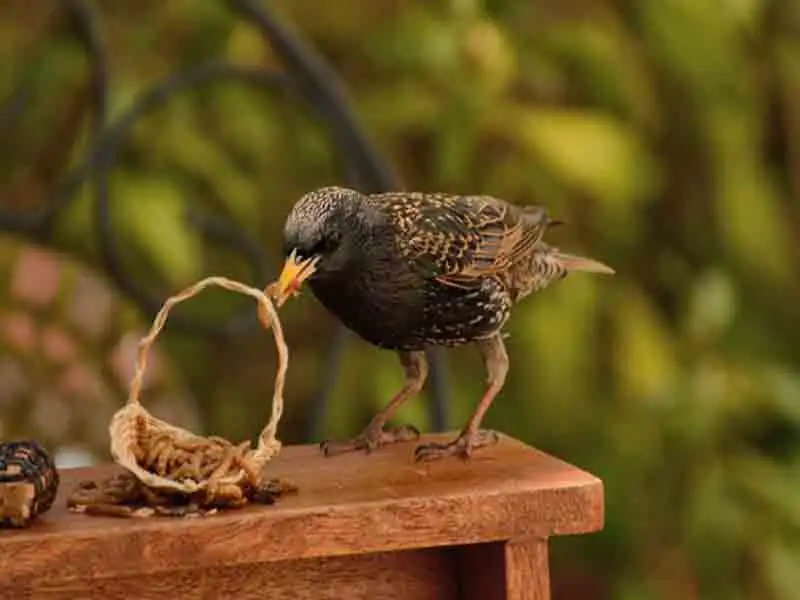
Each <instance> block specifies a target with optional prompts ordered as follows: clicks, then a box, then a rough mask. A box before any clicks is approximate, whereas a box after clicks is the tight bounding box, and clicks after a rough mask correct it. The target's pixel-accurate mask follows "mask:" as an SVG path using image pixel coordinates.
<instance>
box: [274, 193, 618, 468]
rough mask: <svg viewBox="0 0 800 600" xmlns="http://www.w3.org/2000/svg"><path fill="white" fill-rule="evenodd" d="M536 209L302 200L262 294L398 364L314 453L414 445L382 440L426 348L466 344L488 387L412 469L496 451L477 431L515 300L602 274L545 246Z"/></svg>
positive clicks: (463, 201)
mask: <svg viewBox="0 0 800 600" xmlns="http://www.w3.org/2000/svg"><path fill="white" fill-rule="evenodd" d="M562 223H563V222H562V221H559V220H557V219H553V218H551V216H550V213H549V212H548V210H547V209H546V208H545V207H543V206H540V205H517V204H513V203H511V202H508V201H505V200H502V199H500V198H496V197H494V196H489V195H459V194H447V193H433V192H431V193H429V192H404V191H399V192H386V193H362V192H359V191H357V190H355V189H351V188H348V187H341V186H335V185H331V186H326V187H322V188H320V189H317V190H314V191H310V192H307V193H305V194H304V195H303V196H301V197H300V198H299V199H298V200H297V201H296V202H295V203H294V205H293V207H292V208H291V210H290V212H289V214H288V216H287V217H286V221H285V223H284V228H283V254H284V264H283V268H282V270H281V273H280V275H279V277H278V279H277V280H276V281H275V283H274V284H273V285H272V287H271V290H270V293H271V294H272V297H273V299H274V300H275V301H276V303H277V305H278V306H281V305H282V304H283V303H284V302H286V301H287V300H288V299H289V298H292V297H294V296H296V295H298V294H299V293H300V292H301V289H302V288H303V286H304V285H307V286H308V287H309V288H310V289H311V292H312V294H313V295H314V297H315V298H316V299H317V300H318V301H319V302H320V303H321V304H322V305H323V307H324V308H325V309H326V310H327V311H328V312H330V313H331V314H332V315H333V316H334V317H336V318H337V319H338V320H339V321H340V322H341V323H342V324H344V326H345V327H346V328H347V329H349V330H351V331H352V332H354V333H355V334H356V335H357V336H359V337H360V338H362V339H363V340H365V341H366V342H368V343H370V344H372V345H374V346H377V347H378V348H383V349H386V350H392V351H394V352H396V353H397V355H398V357H399V360H400V365H401V366H402V368H403V372H404V376H405V379H404V384H403V386H402V388H401V389H400V390H399V391H398V392H397V393H396V394H395V395H394V396H393V397H392V398H391V400H390V401H389V402H388V403H387V404H386V405H385V406H384V407H383V408H382V409H381V410H380V411H378V412H377V413H376V414H375V416H374V417H373V418H372V420H371V421H370V423H369V424H368V425H367V427H366V428H365V429H364V430H363V431H362V432H361V433H360V434H359V435H357V436H356V437H354V438H352V439H350V440H346V441H330V440H326V441H323V442H322V443H321V447H322V450H323V451H324V454H325V455H326V456H334V455H337V454H341V453H345V452H352V451H358V450H363V451H367V452H371V451H373V450H376V449H378V448H380V447H382V446H386V445H388V444H393V443H396V442H407V441H412V440H417V439H418V438H419V437H420V433H419V431H418V430H417V429H416V428H414V427H412V426H410V425H401V426H398V427H394V428H387V427H386V424H387V422H388V421H390V420H391V419H392V418H393V417H394V415H395V413H396V412H397V409H398V408H399V407H400V405H401V404H403V403H404V402H406V401H407V400H409V399H410V398H412V397H414V396H416V395H418V394H419V393H420V392H421V391H422V389H423V387H424V384H425V381H426V378H427V374H428V365H427V362H426V354H425V352H426V350H427V349H428V348H429V347H435V346H439V347H445V348H452V347H455V346H460V345H464V344H470V343H472V344H475V345H477V347H478V348H479V349H480V352H481V354H482V357H483V362H484V365H485V369H486V372H487V384H486V388H485V390H484V393H483V395H482V397H481V398H480V400H479V402H478V404H477V407H476V408H475V410H474V412H473V414H472V416H471V417H470V418H469V420H468V422H467V423H466V425H465V426H464V427H463V428H462V429H461V431H460V433H459V434H458V435H457V437H455V438H454V439H452V440H450V441H446V442H431V443H427V444H419V445H418V446H417V447H416V449H415V453H414V456H415V459H416V460H417V461H428V460H436V459H441V458H444V457H446V456H459V457H461V458H464V459H468V458H469V457H471V456H472V454H473V452H474V451H476V450H478V449H480V448H484V447H487V446H491V445H494V444H495V443H497V441H498V439H499V436H498V435H497V434H496V432H494V431H491V430H485V429H482V428H481V423H482V421H483V418H484V415H485V414H486V412H487V410H488V409H489V407H490V405H491V404H492V402H493V401H494V399H495V398H496V396H497V395H498V394H499V393H500V391H501V390H502V389H503V386H504V384H505V381H506V376H507V374H508V371H509V358H508V354H507V352H506V347H505V343H504V337H505V334H504V333H503V331H502V330H503V327H504V326H505V325H506V322H507V321H508V319H509V317H510V315H511V311H512V308H513V307H514V306H515V305H516V304H517V303H519V302H520V301H521V300H522V299H523V298H525V297H526V296H529V295H531V294H534V293H536V292H539V291H541V290H543V289H545V288H547V287H548V286H549V285H550V284H552V283H554V282H556V281H559V280H561V279H563V278H564V277H566V276H567V275H568V274H570V273H573V272H576V271H585V272H591V273H602V274H614V269H612V268H611V267H609V266H608V265H606V264H604V263H602V262H600V261H597V260H594V259H591V258H586V257H583V256H577V255H572V254H567V253H564V252H562V251H561V250H559V249H558V248H556V247H555V246H552V245H550V244H548V243H547V242H545V241H544V239H543V237H544V235H545V233H546V232H547V230H548V229H549V228H552V227H555V226H556V225H560V224H562Z"/></svg>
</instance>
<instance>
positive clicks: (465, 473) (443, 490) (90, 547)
mask: <svg viewBox="0 0 800 600" xmlns="http://www.w3.org/2000/svg"><path fill="white" fill-rule="evenodd" d="M449 435H452V434H449ZM445 437H448V436H425V439H426V440H441V439H444V438H445ZM414 447H415V445H414V444H413V443H410V444H398V445H395V446H391V447H387V448H383V449H381V450H379V451H377V452H374V453H373V454H371V455H364V454H350V455H342V456H337V457H334V458H325V457H323V456H322V455H321V453H320V452H319V449H318V448H317V446H289V447H286V448H284V449H283V451H282V452H281V454H280V455H279V456H278V458H276V459H275V460H274V461H273V462H271V463H270V464H269V465H268V467H267V474H268V476H269V477H281V478H285V479H287V480H290V481H292V482H293V483H295V484H296V485H297V486H298V487H299V491H298V493H297V494H296V495H293V496H286V497H283V498H280V499H279V500H278V501H277V503H276V504H274V505H272V506H252V507H247V508H244V509H239V510H231V511H226V512H222V513H218V514H216V515H213V516H209V517H202V518H194V519H172V518H163V517H160V518H145V519H141V518H137V519H120V518H113V517H97V516H88V515H82V514H76V513H72V512H69V511H67V509H66V508H65V504H64V498H65V497H66V495H67V494H68V493H69V492H71V491H72V489H73V488H74V486H75V484H76V482H77V481H79V480H83V479H99V478H101V477H104V476H106V475H108V474H109V473H110V472H111V471H110V470H109V469H110V468H111V469H113V468H115V467H105V468H100V469H71V470H64V471H62V473H61V488H60V491H59V498H58V500H57V501H56V505H55V506H54V507H53V509H52V510H51V511H50V512H48V513H46V514H45V515H43V516H42V517H40V519H39V520H38V521H36V522H34V524H33V525H32V526H31V527H30V528H28V529H26V530H17V531H0V564H2V565H3V568H2V570H0V572H2V577H0V579H2V580H5V581H8V580H12V579H17V578H20V579H19V580H22V581H24V580H26V579H28V578H31V577H36V578H37V579H40V578H42V577H46V578H52V579H73V578H86V577H92V576H93V575H96V574H97V573H99V572H102V574H103V576H106V577H110V576H121V575H135V574H144V573H154V572H158V571H166V570H170V571H172V570H176V569H182V568H190V567H191V568H197V567H203V566H206V565H207V566H216V567H219V566H221V565H233V564H244V563H252V562H266V561H276V560H283V559H292V558H295V559H296V558H306V557H322V556H336V555H344V554H359V553H365V552H379V551H386V550H400V549H412V548H427V547H437V546H446V545H462V544H473V543H480V542H489V541H498V540H507V539H514V538H522V537H530V536H536V537H547V536H550V535H564V534H576V533H588V532H592V531H597V530H599V529H601V528H602V526H603V487H602V483H601V481H600V480H599V479H597V478H596V477H594V476H593V475H590V474H589V473H586V472H585V471H582V470H580V469H577V468H575V467H573V466H571V465H568V464H566V463H564V462H562V461H560V460H558V459H556V458H553V457H551V456H549V455H547V454H544V453H542V452H539V451H537V450H535V449H533V448H530V447H528V446H526V445H524V444H522V443H521V442H519V441H516V440H514V439H512V438H508V437H501V441H500V443H499V444H498V445H497V446H496V447H494V448H492V449H488V450H481V451H479V452H477V453H476V454H475V456H474V458H473V459H472V460H471V461H470V462H469V463H466V462H463V461H461V460H459V459H455V458H454V459H449V460H442V461H438V462H431V463H422V464H416V463H414V462H413V460H412V457H413V450H414ZM19 580H18V581H19Z"/></svg>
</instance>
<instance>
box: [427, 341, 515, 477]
mask: <svg viewBox="0 0 800 600" xmlns="http://www.w3.org/2000/svg"><path fill="white" fill-rule="evenodd" d="M477 344H478V347H479V348H480V350H481V353H482V354H483V360H484V362H485V364H486V370H487V372H488V386H487V388H486V391H485V392H484V394H483V396H482V397H481V400H480V402H478V406H477V407H476V408H475V412H474V413H473V414H472V417H470V419H469V421H468V422H467V425H466V427H464V429H463V430H462V431H461V434H460V435H459V436H458V437H457V438H456V439H454V440H453V441H452V442H447V443H444V444H440V443H436V442H432V443H430V444H421V445H419V446H417V449H416V452H415V453H414V457H415V459H416V460H418V461H422V460H435V459H438V458H442V457H444V456H449V455H457V456H460V457H462V458H465V459H467V458H469V457H470V455H471V454H472V451H473V450H476V449H478V448H483V447H484V446H491V445H494V444H496V443H497V440H498V437H497V434H496V433H495V432H494V431H490V430H485V429H480V426H481V422H482V421H483V417H484V415H485V414H486V411H487V410H489V407H490V406H491V404H492V401H494V399H495V397H496V396H497V394H498V393H500V390H502V389H503V384H504V383H505V381H506V375H507V374H508V354H506V347H505V344H504V343H503V338H502V336H501V334H500V333H499V332H498V333H496V334H495V335H493V336H492V337H490V338H486V339H483V340H479V341H478V342H477Z"/></svg>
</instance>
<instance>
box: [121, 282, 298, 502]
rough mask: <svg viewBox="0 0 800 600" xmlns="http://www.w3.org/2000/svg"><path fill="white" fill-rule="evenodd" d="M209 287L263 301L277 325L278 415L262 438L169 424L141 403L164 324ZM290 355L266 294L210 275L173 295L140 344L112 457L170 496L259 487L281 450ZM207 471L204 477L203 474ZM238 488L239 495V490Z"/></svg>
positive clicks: (266, 317) (262, 313) (269, 321)
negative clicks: (233, 437)
mask: <svg viewBox="0 0 800 600" xmlns="http://www.w3.org/2000/svg"><path fill="white" fill-rule="evenodd" d="M209 286H218V287H222V288H224V289H227V290H230V291H234V292H238V293H241V294H246V295H248V296H250V297H252V298H254V299H255V300H256V301H257V303H258V317H259V321H260V322H261V324H262V325H263V326H264V328H265V329H272V332H273V336H274V339H275V346H276V348H277V350H278V368H277V373H276V376H275V387H274V392H273V395H272V414H271V416H270V418H269V421H268V422H267V424H266V425H265V426H264V428H263V430H262V431H261V434H260V435H259V438H258V445H257V446H256V447H255V448H250V442H249V441H247V442H244V443H242V444H238V445H234V444H232V443H230V442H228V441H227V440H224V439H222V438H219V437H203V436H200V435H197V434H195V433H192V432H191V431H187V430H186V429H183V428H181V427H177V426H175V425H172V424H171V423H167V422H166V421H163V420H161V419H159V418H157V417H155V416H153V415H152V414H150V412H148V410H147V409H146V408H145V407H144V406H143V405H142V403H141V401H140V398H139V396H140V393H141V390H142V382H143V378H144V373H145V369H146V368H147V362H148V356H149V353H150V349H151V347H152V345H153V343H154V341H155V339H156V337H157V336H158V334H159V333H160V331H161V330H162V328H163V327H164V325H165V323H166V320H167V315H168V314H169V311H170V310H171V309H172V307H174V306H175V305H176V304H178V303H180V302H182V301H184V300H186V299H188V298H191V297H192V296H194V295H196V294H198V293H199V292H201V291H202V290H204V289H205V288H207V287H209ZM288 362H289V353H288V349H287V346H286V343H285V341H284V337H283V331H282V329H281V324H280V321H279V319H278V316H277V312H276V309H275V307H274V305H273V303H272V301H271V300H270V298H269V297H268V295H267V294H266V293H265V292H262V291H261V290H258V289H256V288H252V287H249V286H247V285H244V284H242V283H239V282H236V281H232V280H230V279H227V278H224V277H209V278H207V279H203V280H201V281H199V282H197V283H195V284H194V285H192V286H190V287H188V288H186V289H185V290H183V291H182V292H180V293H179V294H176V295H175V296H173V297H171V298H169V299H168V300H167V301H166V303H165V304H164V306H163V307H162V308H161V310H160V311H159V312H158V314H157V315H156V317H155V319H154V321H153V325H152V327H151V328H150V331H149V333H148V334H147V335H146V336H145V337H144V338H142V340H141V341H140V343H139V351H138V354H137V360H136V371H135V373H134V376H133V378H132V380H131V384H130V390H129V394H128V398H127V402H126V404H125V406H124V407H123V408H121V409H120V410H119V411H117V412H116V413H115V414H114V416H113V417H112V419H111V423H110V425H109V434H110V436H111V456H112V457H113V459H114V461H115V462H116V463H117V464H119V465H121V466H122V467H124V468H125V469H127V470H128V471H130V473H132V474H133V475H134V476H135V477H136V478H137V479H138V480H139V481H141V483H142V484H144V485H145V486H147V487H148V488H150V489H152V490H156V491H158V492H163V493H167V494H177V495H192V496H198V495H199V496H204V497H205V498H206V500H207V501H209V500H214V499H215V498H216V497H218V496H239V497H241V494H242V489H243V488H244V487H245V486H251V488H252V487H256V486H257V485H258V484H259V482H260V481H261V473H262V471H263V468H264V466H265V465H266V464H267V463H268V462H269V461H270V460H272V459H273V458H274V457H275V456H276V455H277V454H278V453H279V452H280V449H281V442H280V441H279V440H278V439H277V429H278V423H279V422H280V419H281V415H282V413H283V388H284V380H285V377H286V370H287V368H288ZM200 472H202V473H204V475H198V473H200ZM237 490H238V493H237Z"/></svg>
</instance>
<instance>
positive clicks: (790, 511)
mask: <svg viewBox="0 0 800 600" xmlns="http://www.w3.org/2000/svg"><path fill="white" fill-rule="evenodd" d="M254 7H255V8H254ZM265 9H266V10H268V12H265ZM265 15H266V18H265ZM0 39H2V40H3V44H2V50H0V140H1V142H2V146H0V178H2V179H1V181H2V183H0V211H2V212H0V231H1V233H0V438H2V439H12V438H18V437H29V436H32V437H35V438H37V439H38V440H40V441H41V442H43V443H45V444H46V445H47V446H48V447H49V448H51V449H52V450H53V451H54V452H57V456H58V460H59V464H62V465H72V464H86V463H89V462H94V461H105V460H108V450H107V448H108V440H107V429H106V428H107V424H108V419H109V418H110V416H111V414H112V413H113V411H115V410H116V409H117V408H119V407H120V406H121V404H122V402H123V401H124V399H125V395H126V387H127V383H128V379H129V377H130V376H131V373H132V366H133V356H134V353H135V350H136V344H137V341H138V338H139V337H140V336H141V335H142V333H143V331H144V330H145V329H146V328H147V327H149V324H150V320H151V318H152V316H153V313H154V310H156V309H157V308H158V306H159V305H160V303H161V302H163V300H164V299H165V298H166V297H167V296H168V295H169V294H170V293H174V292H176V291H177V290H178V289H180V288H182V287H184V286H186V285H188V284H190V283H192V282H193V281H195V280H197V279H199V278H201V277H203V276H206V275H210V274H224V275H227V276H229V277H233V278H238V279H240V280H242V281H245V282H247V283H250V284H252V285H258V286H263V285H265V284H266V283H267V282H269V281H271V280H272V278H274V277H275V275H276V272H277V268H278V267H279V265H280V261H281V244H280V233H281V229H282V225H283V220H284V218H285V216H286V214H287V212H288V210H289V209H290V207H291V205H292V203H293V202H294V201H295V200H296V199H297V198H298V197H299V196H300V195H302V194H303V193H304V192H306V191H309V190H311V189H313V188H317V187H320V186H323V185H329V184H348V185H354V186H359V187H361V188H362V189H374V190H377V189H381V188H389V187H394V188H400V189H412V190H420V191H446V192H454V193H487V194H492V195H495V196H499V197H502V198H505V199H507V200H511V201H514V202H518V203H521V204H527V203H541V204H545V205H547V206H548V207H549V208H550V210H551V211H552V213H554V214H555V215H556V216H557V217H559V218H563V219H564V220H566V221H567V223H568V225H567V226H565V227H562V228H559V229H558V230H556V231H553V232H552V239H553V241H554V242H555V243H556V244H558V245H560V246H562V247H563V248H567V249H569V250H572V251H576V252H583V253H586V254H589V255H591V256H593V257H596V258H599V259H601V260H604V261H606V262H608V263H609V264H611V265H613V266H614V267H615V268H616V269H617V272H618V274H617V275H616V276H615V277H613V278H607V277H597V276H588V275H578V276H574V277H570V278H569V279H567V280H565V281H564V282H561V283H559V284H558V285H556V286H554V287H552V288H550V289H549V290H547V291H545V292H544V293H542V294H541V295H539V296H537V297H535V298H531V299H529V300H527V301H526V302H525V303H524V304H522V305H521V306H519V307H518V308H517V309H516V312H515V314H514V317H513V319H512V321H511V324H510V326H509V327H508V330H509V332H510V334H511V337H510V339H509V340H508V345H509V353H510V356H511V363H512V367H511V374H510V378H509V381H508V384H507V386H506V388H505V391H504V392H503V394H502V396H501V397H500V398H499V399H498V401H497V402H496V403H495V404H494V406H493V407H492V409H491V410H490V412H489V414H488V417H487V420H486V425H487V426H490V427H493V428H497V429H499V430H502V431H504V432H506V433H508V434H510V435H513V436H516V437H518V438H520V439H522V440H524V441H526V442H528V443H531V444H533V445H535V446H536V447H538V448H541V449H543V450H545V451H547V452H550V453H552V454H555V455H557V456H559V457H561V458H563V459H565V460H567V461H569V462H571V463H573V464H576V465H579V466H581V467H582V468H585V469H587V470H590V471H591V472H593V473H595V474H596V475H598V476H599V477H601V478H602V479H603V480H604V482H605V486H606V494H607V526H606V528H605V531H604V532H603V533H601V534H597V535H592V536H586V537H578V538H563V539H557V540H555V541H554V557H553V569H554V571H555V572H554V592H555V597H556V598H558V599H560V600H578V599H583V598H592V599H595V598H597V599H609V600H611V599H613V600H666V599H670V600H672V599H675V600H677V599H686V600H691V599H701V598H702V599H709V600H715V599H725V600H736V599H759V600H769V599H787V600H788V599H792V600H796V599H797V598H800V569H798V564H800V266H799V265H800V245H799V244H798V239H800V235H799V234H800V2H798V1H797V0H706V1H700V0H538V1H529V0H482V1H481V0H449V1H445V0H436V1H435V0H427V1H422V0H418V1H412V0H406V1H400V0H338V1H337V2H328V3H322V2H318V1H316V0H280V1H278V0H275V1H272V2H266V1H264V2H258V1H255V0H253V1H244V0H243V1H237V0H231V1H229V2H227V3H226V2H224V1H223V0H219V1H212V0H171V2H162V1H156V0H117V1H116V2H113V3H110V2H99V1H95V2H90V1H88V0H86V1H63V2H47V1H43V2H26V3H20V2H14V1H12V0H0ZM270 40H271V41H272V44H271V43H270ZM319 61H322V63H319ZM349 117H354V120H352V121H351V120H349ZM172 315H173V316H171V318H170V321H169V323H168V325H167V330H166V332H165V333H164V334H163V335H162V336H161V337H160V338H159V344H158V346H157V356H156V358H155V361H154V363H153V364H152V366H151V369H150V370H149V371H148V377H147V388H146V391H145V398H144V402H145V403H146V405H147V406H148V408H150V409H151V410H152V411H153V412H154V413H156V414H158V415H159V416H161V417H164V418H166V419H167V420H170V421H173V422H176V423H179V424H181V425H183V426H185V427H188V428H190V429H194V430H196V431H200V432H214V433H217V434H221V435H224V436H226V437H228V438H231V439H241V438H246V437H251V438H252V437H254V436H255V435H256V434H257V432H258V430H259V428H260V425H259V424H260V423H262V422H263V421H265V420H266V417H267V415H268V411H269V405H268V403H269V399H270V394H271V389H272V380H273V377H274V367H275V352H274V346H273V343H272V340H271V337H270V336H269V335H265V334H264V333H263V332H261V331H260V330H259V329H258V325H257V322H256V319H255V311H254V307H253V306H252V303H251V302H249V301H248V300H246V299H243V298H239V297H232V296H231V295H230V294H226V293H223V292H217V291H209V292H206V293H204V294H203V295H202V296H200V297H198V298H196V299H194V300H191V301H190V302H188V303H186V304H183V305H181V306H180V307H179V308H177V309H175V310H174V311H173V313H172ZM282 317H283V322H284V328H285V330H286V333H287V336H288V341H289V344H290V348H291V351H292V363H291V367H290V370H289V380H288V390H287V413H286V417H285V420H284V421H283V424H282V430H281V432H280V437H281V438H282V439H283V441H284V442H287V443H300V442H309V441H318V440H319V439H321V438H323V437H345V436H351V435H353V434H355V433H356V432H358V431H359V430H360V429H361V427H362V426H363V425H364V424H365V423H366V422H367V420H368V419H369V417H370V416H371V415H372V413H373V412H374V411H375V410H376V409H377V408H379V407H380V406H382V405H383V404H384V403H385V402H386V400H387V399H388V398H389V397H390V396H391V394H392V393H393V392H394V391H396V389H397V388H398V387H399V385H400V384H401V381H402V380H401V372H400V369H399V368H398V365H397V361H396V359H395V357H394V356H393V355H392V354H391V353H388V352H385V351H381V350H378V349H375V348H372V347H369V346H368V345H366V344H365V343H364V342H361V341H359V340H357V339H355V338H353V337H352V336H349V335H347V334H343V333H342V332H341V331H340V330H339V328H338V326H337V324H336V322H335V321H334V320H333V319H332V318H331V317H329V316H328V315H327V314H326V313H325V312H324V311H323V309H322V308H321V307H320V306H319V305H318V304H317V303H316V302H315V301H314V300H313V298H311V297H310V295H305V296H303V297H302V298H300V299H299V300H297V301H295V302H293V303H290V304H288V305H287V306H286V307H285V308H284V310H283V311H282ZM436 364H437V368H436V376H435V378H434V381H433V384H432V387H431V389H430V390H429V392H428V393H427V395H425V396H423V397H421V398H419V399H418V400H416V401H413V402H410V403H408V404H407V405H406V406H404V407H403V409H402V411H401V414H400V415H399V418H398V420H399V421H409V422H412V423H414V424H416V425H417V426H418V427H420V428H422V429H424V430H429V431H430V430H434V429H441V428H444V429H457V428H459V427H460V426H461V425H462V424H463V423H464V422H465V420H466V419H467V417H468V415H469V414H470V412H471V411H472V409H473V407H474V405H475V403H476V401H477V399H478V397H479V395H480V393H481V390H482V386H483V381H484V376H485V375H484V372H483V370H482V369H481V368H480V358H479V355H478V353H477V351H476V350H475V349H474V348H469V347H468V348H461V349H457V350H453V351H447V352H439V353H438V354H437V362H436Z"/></svg>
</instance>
